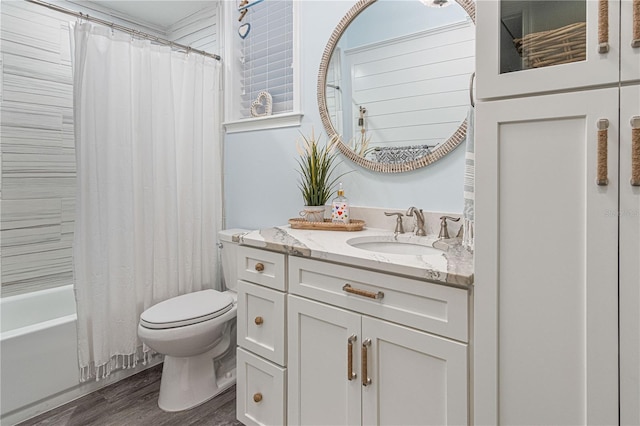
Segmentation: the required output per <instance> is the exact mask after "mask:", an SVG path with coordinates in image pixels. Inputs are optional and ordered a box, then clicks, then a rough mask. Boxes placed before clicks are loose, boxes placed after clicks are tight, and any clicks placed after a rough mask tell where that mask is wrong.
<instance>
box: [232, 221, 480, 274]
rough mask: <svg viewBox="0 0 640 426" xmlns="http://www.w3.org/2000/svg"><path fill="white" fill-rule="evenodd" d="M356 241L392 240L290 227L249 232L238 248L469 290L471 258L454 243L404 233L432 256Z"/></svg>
mask: <svg viewBox="0 0 640 426" xmlns="http://www.w3.org/2000/svg"><path fill="white" fill-rule="evenodd" d="M355 237H382V238H388V239H391V238H393V237H394V234H393V232H391V231H388V230H384V229H375V228H365V229H364V230H362V231H356V232H346V231H319V230H305V229H292V228H291V227H290V226H289V225H285V226H275V227H273V228H265V229H261V230H257V231H252V232H249V233H246V234H243V235H241V236H240V238H239V241H240V244H241V245H245V246H251V247H257V248H263V249H267V250H272V251H276V252H280V253H286V254H289V255H292V256H300V257H309V258H312V259H319V260H326V261H330V262H337V263H342V264H347V265H351V266H357V267H362V268H367V269H372V270H377V271H381V272H388V273H393V274H400V275H404V276H409V277H415V278H419V279H424V280H428V281H431V282H436V283H441V284H449V285H458V286H464V287H469V286H471V285H472V284H473V254H472V253H471V252H470V251H469V250H467V249H466V248H464V247H462V245H461V244H460V241H459V240H457V239H450V240H440V241H438V240H437V238H436V237H435V236H429V235H427V236H426V237H416V236H414V235H412V234H410V233H405V234H402V235H400V236H398V238H400V239H402V240H403V241H406V242H418V243H421V244H427V245H432V244H434V246H435V247H436V248H439V249H441V250H442V252H436V253H433V254H424V255H405V254H385V253H378V252H373V251H368V250H363V249H359V248H356V247H352V246H350V245H349V244H347V240H349V239H351V238H355Z"/></svg>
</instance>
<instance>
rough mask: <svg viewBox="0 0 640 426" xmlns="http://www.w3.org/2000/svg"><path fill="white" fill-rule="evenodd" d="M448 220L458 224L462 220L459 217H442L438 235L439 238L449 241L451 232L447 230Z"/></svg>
mask: <svg viewBox="0 0 640 426" xmlns="http://www.w3.org/2000/svg"><path fill="white" fill-rule="evenodd" d="M447 220H450V221H452V222H458V221H459V220H460V218H459V217H451V216H440V233H439V234H438V238H443V239H448V238H450V237H449V230H448V228H447Z"/></svg>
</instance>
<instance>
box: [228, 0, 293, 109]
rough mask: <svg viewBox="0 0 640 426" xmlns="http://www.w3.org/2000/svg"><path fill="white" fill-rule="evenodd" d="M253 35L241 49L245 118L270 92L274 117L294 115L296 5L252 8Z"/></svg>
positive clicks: (268, 0)
mask: <svg viewBox="0 0 640 426" xmlns="http://www.w3.org/2000/svg"><path fill="white" fill-rule="evenodd" d="M245 22H249V23H250V24H251V31H250V32H249V34H248V35H247V37H246V38H245V39H244V40H243V41H242V45H241V60H240V63H241V70H240V74H241V75H240V79H241V99H240V109H241V117H242V118H249V117H251V102H253V101H254V100H255V99H256V98H257V97H258V94H259V93H260V92H262V91H267V92H269V94H270V95H271V97H272V100H273V106H272V108H273V109H272V112H273V114H282V113H285V112H291V111H293V2H292V1H291V0H282V1H279V0H265V1H263V2H262V3H259V4H256V5H255V6H252V7H251V8H249V13H248V14H247V17H246V18H245Z"/></svg>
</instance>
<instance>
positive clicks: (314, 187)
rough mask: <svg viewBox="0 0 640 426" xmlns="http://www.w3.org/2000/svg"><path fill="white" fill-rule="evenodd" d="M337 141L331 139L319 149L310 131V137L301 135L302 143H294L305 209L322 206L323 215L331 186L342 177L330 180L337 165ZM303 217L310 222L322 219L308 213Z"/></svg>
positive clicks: (313, 133) (317, 142) (334, 138)
mask: <svg viewBox="0 0 640 426" xmlns="http://www.w3.org/2000/svg"><path fill="white" fill-rule="evenodd" d="M337 140H338V138H337V137H332V138H331V139H329V141H328V142H327V144H326V145H325V146H323V147H321V146H320V144H319V141H318V140H317V139H316V136H315V132H314V131H313V130H311V136H309V137H306V136H304V135H302V141H300V140H298V141H296V149H297V150H298V154H299V155H300V157H299V158H298V159H297V161H298V165H299V166H300V167H299V169H298V173H300V180H299V185H298V187H299V188H300V191H301V192H302V198H303V199H304V205H305V209H307V208H308V207H311V206H322V207H323V215H324V205H325V204H326V202H327V201H328V200H329V197H331V194H332V193H333V189H332V188H333V186H334V185H335V184H336V182H337V181H338V179H339V178H340V177H341V176H343V175H340V176H338V177H335V178H332V174H333V172H334V170H335V168H336V165H337V163H336V157H337V156H338V151H337V150H336V149H335V144H336V141H337ZM304 217H305V218H306V219H307V220H308V221H310V222H317V221H320V222H321V221H322V219H320V220H318V216H312V214H310V213H306V214H305V215H304ZM323 217H324V216H323Z"/></svg>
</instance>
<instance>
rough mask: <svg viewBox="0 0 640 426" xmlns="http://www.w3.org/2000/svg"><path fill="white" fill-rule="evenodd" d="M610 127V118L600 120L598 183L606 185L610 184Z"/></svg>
mask: <svg viewBox="0 0 640 426" xmlns="http://www.w3.org/2000/svg"><path fill="white" fill-rule="evenodd" d="M608 128H609V120H607V119H606V118H602V119H600V120H598V160H597V161H598V172H597V177H596V184H597V185H599V186H606V185H608V184H609V178H608V176H607V175H608V171H607V162H608V159H607V151H608V147H607V145H608V138H609V135H608V131H607V129H608Z"/></svg>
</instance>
